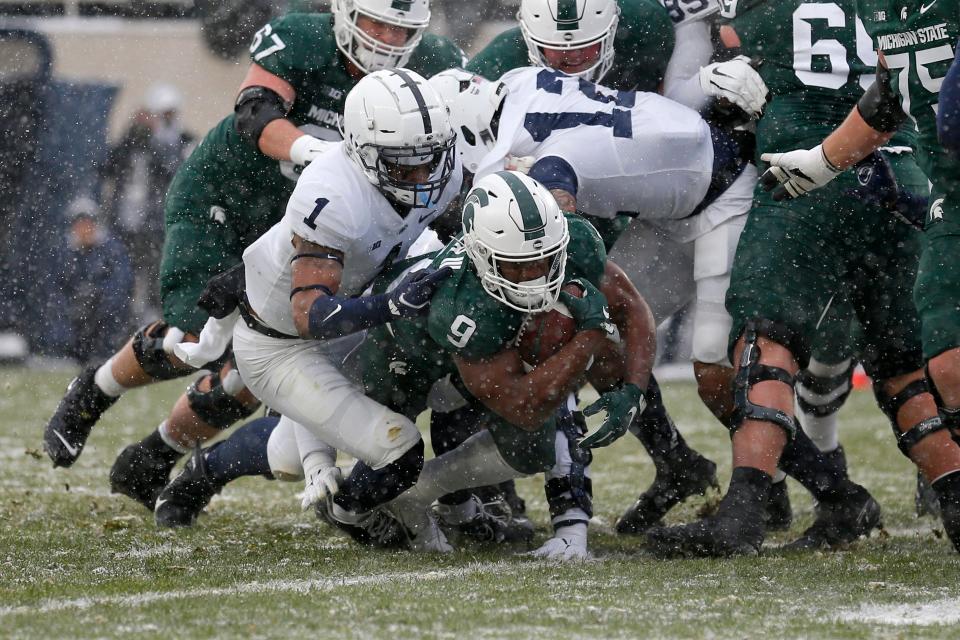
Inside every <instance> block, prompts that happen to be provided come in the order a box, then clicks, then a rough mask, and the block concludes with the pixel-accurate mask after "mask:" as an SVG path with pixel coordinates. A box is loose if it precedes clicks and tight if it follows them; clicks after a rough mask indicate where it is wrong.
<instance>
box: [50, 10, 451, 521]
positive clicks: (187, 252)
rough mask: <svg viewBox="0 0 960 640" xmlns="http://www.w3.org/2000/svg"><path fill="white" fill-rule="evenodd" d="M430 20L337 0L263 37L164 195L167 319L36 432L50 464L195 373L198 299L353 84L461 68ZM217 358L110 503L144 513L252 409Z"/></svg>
mask: <svg viewBox="0 0 960 640" xmlns="http://www.w3.org/2000/svg"><path fill="white" fill-rule="evenodd" d="M429 20H430V9H429V4H428V0H410V1H406V0H404V1H402V2H398V1H396V0H337V2H335V3H334V7H333V14H332V15H331V14H289V15H286V16H283V17H281V18H278V19H277V20H275V21H273V22H271V23H270V24H268V25H266V26H265V27H263V28H262V29H261V30H260V31H258V32H257V34H256V36H255V37H254V40H253V43H252V44H251V47H250V60H251V64H250V68H249V71H248V73H247V76H246V78H245V79H244V81H243V83H242V85H241V87H240V91H239V94H238V96H237V99H236V105H235V109H234V113H233V114H231V115H229V116H227V117H226V118H224V119H223V120H222V121H221V122H220V123H219V124H218V125H217V126H216V127H214V128H213V129H212V130H211V131H210V132H209V133H208V134H207V136H206V137H205V138H204V140H203V141H202V142H201V144H200V145H199V146H198V147H197V149H196V150H195V151H194V152H193V154H191V156H190V158H188V159H187V161H186V162H184V164H183V165H182V166H181V167H180V169H179V170H178V172H177V174H176V176H175V177H174V180H173V182H172V184H171V185H170V189H169V192H168V194H167V198H166V205H165V216H166V242H165V248H164V257H163V262H162V266H161V293H162V298H163V320H162V321H160V322H155V323H152V324H149V325H146V326H145V327H143V328H142V329H140V330H139V331H138V332H137V333H136V335H134V337H133V338H131V339H130V340H129V341H128V342H127V344H126V345H124V347H122V348H121V349H120V351H118V352H117V353H116V354H115V355H114V356H113V357H112V358H111V359H110V360H108V361H107V362H106V363H104V364H103V365H101V366H100V367H93V368H90V369H88V370H86V371H84V372H83V373H82V374H81V375H80V376H79V377H78V378H76V379H75V380H74V381H73V382H71V383H70V386H69V387H68V389H67V393H66V395H65V396H64V398H63V400H61V402H60V405H59V406H58V407H57V411H56V413H55V414H54V416H53V417H52V418H51V420H50V422H49V423H48V424H47V427H46V429H45V432H44V448H45V450H46V451H47V453H48V455H49V456H50V457H51V459H52V460H53V462H54V465H55V466H70V465H71V464H73V463H74V462H75V461H76V459H77V458H78V457H79V455H80V453H81V451H82V449H83V446H84V443H85V442H86V439H87V437H88V435H89V433H90V430H91V429H92V428H93V426H94V424H96V422H97V420H98V419H99V418H100V416H101V415H102V413H103V412H104V411H106V410H107V409H108V408H109V407H110V406H111V405H112V404H113V403H114V402H115V401H116V400H117V398H118V397H119V396H120V395H121V394H123V393H124V392H126V391H128V390H129V389H132V388H135V387H139V386H143V385H146V384H150V383H152V382H154V381H158V380H167V379H171V378H177V377H181V376H185V375H188V374H189V373H190V372H191V371H192V369H191V368H189V367H185V366H183V365H182V363H180V362H179V361H177V360H176V358H175V357H174V356H173V354H172V349H173V345H174V344H176V343H177V342H179V341H180V340H181V339H182V338H183V337H184V335H186V336H187V339H195V338H193V336H196V335H197V334H198V333H199V331H200V329H201V327H202V326H203V322H204V320H205V318H206V314H205V312H204V311H203V310H202V309H200V308H198V307H197V300H198V298H199V296H200V293H201V291H202V290H203V287H204V285H205V284H206V282H207V281H208V280H209V279H210V278H211V277H212V276H214V275H216V274H218V273H221V272H223V271H225V270H226V269H227V268H229V267H231V266H232V265H234V264H236V263H238V262H239V261H240V257H241V253H242V251H243V249H244V247H246V246H247V245H248V244H249V243H250V242H252V241H253V240H254V239H256V238H257V237H258V236H260V235H261V234H262V233H263V232H265V231H266V230H267V229H269V228H270V227H271V226H272V225H273V224H274V223H275V222H276V221H277V220H279V219H280V218H281V217H282V215H283V212H284V208H285V206H286V202H287V199H288V197H289V195H290V193H291V191H292V190H293V187H294V184H295V180H296V177H297V174H298V172H299V169H302V168H303V166H305V165H306V164H307V163H309V162H310V160H311V159H312V158H314V157H316V155H317V154H318V153H319V152H320V151H321V150H322V149H323V148H324V146H325V145H326V144H327V142H326V141H327V140H336V139H339V133H338V127H339V125H340V121H341V118H342V114H343V104H344V100H345V97H346V95H347V93H348V91H349V90H350V89H351V88H352V87H353V86H354V84H356V82H357V81H358V80H359V79H360V78H362V77H363V76H364V75H366V74H367V73H369V72H371V71H374V70H377V69H381V68H385V67H397V66H407V67H409V68H411V69H413V70H415V71H417V72H419V73H422V74H424V75H431V74H434V73H436V72H438V71H441V70H443V69H446V68H448V67H451V66H456V65H459V64H462V63H463V61H464V58H463V54H462V52H461V51H460V50H459V49H458V48H457V47H456V46H455V45H453V44H452V43H451V42H450V41H449V40H447V39H445V38H442V37H439V36H435V35H432V34H428V33H425V30H426V28H427V26H428V24H429ZM307 130H309V131H307ZM218 358H219V359H220V361H218V362H216V363H211V365H210V367H211V368H212V369H213V370H214V373H212V374H209V375H207V376H205V377H203V378H201V379H200V380H198V381H197V382H195V383H194V384H192V385H191V386H190V388H189V389H188V390H187V392H186V394H185V395H184V396H182V397H181V398H180V399H179V400H178V401H177V403H176V405H175V406H174V408H173V411H172V413H171V415H170V417H169V418H168V419H167V420H165V421H164V422H163V423H161V425H160V426H159V427H158V429H157V430H156V431H155V432H153V433H152V434H151V435H150V436H148V437H147V438H145V439H144V440H142V441H140V442H138V443H135V444H133V445H130V446H129V447H127V448H126V449H125V450H124V451H123V452H122V453H121V454H120V457H119V458H118V459H117V462H116V463H115V464H114V467H113V469H112V470H111V487H112V489H113V490H114V491H116V492H120V493H123V494H126V495H128V496H130V497H132V498H134V499H136V500H137V501H139V502H141V503H142V504H143V505H145V506H146V507H148V508H151V509H152V508H153V503H154V500H155V498H156V494H157V493H158V492H159V490H160V489H162V487H163V485H164V484H166V482H167V479H168V476H169V472H170V470H171V469H172V468H173V465H174V464H175V463H176V460H177V459H178V458H180V456H181V455H182V454H183V453H184V452H185V451H186V450H187V449H188V448H189V447H190V446H192V445H193V444H194V443H196V442H198V441H202V440H205V439H207V438H210V437H212V436H213V435H215V434H216V433H218V432H219V430H221V429H223V428H226V427H228V426H230V425H231V424H233V423H234V422H235V421H236V420H238V419H240V418H241V417H244V416H247V415H249V414H250V413H251V412H252V411H253V410H254V409H255V408H256V406H257V403H256V400H255V399H254V398H253V396H252V395H251V394H249V392H248V391H247V390H246V389H245V388H244V387H243V384H242V382H241V381H240V379H239V376H238V374H237V373H236V371H235V368H234V367H233V365H232V364H231V363H230V362H229V355H227V356H223V357H220V354H219V353H217V354H211V360H217V359H218ZM224 361H225V362H226V364H224Z"/></svg>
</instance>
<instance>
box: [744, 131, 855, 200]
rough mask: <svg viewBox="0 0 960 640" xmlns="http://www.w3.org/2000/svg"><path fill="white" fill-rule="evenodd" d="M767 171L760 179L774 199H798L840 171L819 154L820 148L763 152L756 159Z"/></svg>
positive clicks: (818, 146)
mask: <svg viewBox="0 0 960 640" xmlns="http://www.w3.org/2000/svg"><path fill="white" fill-rule="evenodd" d="M760 159H761V160H763V161H764V162H769V163H770V168H769V169H767V170H766V171H764V172H763V175H762V176H760V184H761V185H762V186H763V189H764V191H770V190H771V189H773V199H774V200H785V199H787V198H796V197H797V196H802V195H803V194H805V193H807V192H808V191H813V190H814V189H819V188H820V187H822V186H823V185H825V184H827V183H828V182H830V181H831V180H833V179H834V178H836V177H837V176H838V175H840V173H842V171H841V170H840V169H837V168H836V167H835V166H833V165H832V164H830V161H829V160H827V156H825V155H824V153H823V145H819V144H818V145H817V146H815V147H814V148H813V149H797V150H795V151H788V152H786V153H764V154H763V155H761V156H760Z"/></svg>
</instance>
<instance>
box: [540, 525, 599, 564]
mask: <svg viewBox="0 0 960 640" xmlns="http://www.w3.org/2000/svg"><path fill="white" fill-rule="evenodd" d="M530 555H531V556H533V557H535V558H545V559H547V560H557V561H560V562H572V561H582V560H589V559H590V552H589V551H587V525H585V524H575V525H570V526H568V527H560V528H558V529H557V531H556V532H555V533H554V534H553V537H552V538H550V539H549V540H547V541H546V542H545V543H543V546H542V547H540V548H539V549H535V550H533V551H531V552H530Z"/></svg>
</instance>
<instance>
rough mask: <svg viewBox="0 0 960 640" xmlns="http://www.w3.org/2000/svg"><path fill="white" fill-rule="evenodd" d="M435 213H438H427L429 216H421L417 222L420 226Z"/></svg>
mask: <svg viewBox="0 0 960 640" xmlns="http://www.w3.org/2000/svg"><path fill="white" fill-rule="evenodd" d="M434 213H436V212H434V211H431V212H430V213H427V214H424V215H422V216H420V219H419V220H418V221H417V223H418V224H419V223H421V222H423V221H424V220H426V219H427V218H429V217H430V216H432V215H433V214H434Z"/></svg>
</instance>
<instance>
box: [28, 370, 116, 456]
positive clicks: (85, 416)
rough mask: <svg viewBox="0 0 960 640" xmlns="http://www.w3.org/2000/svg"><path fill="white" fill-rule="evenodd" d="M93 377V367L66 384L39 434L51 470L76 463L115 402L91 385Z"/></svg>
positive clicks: (114, 399)
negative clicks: (104, 413)
mask: <svg viewBox="0 0 960 640" xmlns="http://www.w3.org/2000/svg"><path fill="white" fill-rule="evenodd" d="M96 373H97V367H90V368H89V369H85V370H84V371H83V373H81V374H80V375H79V376H77V377H76V378H74V379H73V380H71V381H70V384H69V385H67V392H66V393H65V394H64V396H63V399H62V400H60V404H58V405H57V410H56V411H55V412H54V414H53V417H52V418H50V421H49V422H48V423H47V426H46V428H44V430H43V450H44V451H46V452H47V455H48V456H50V459H51V460H52V461H53V466H55V467H69V466H70V465H72V464H73V463H74V462H76V461H77V458H79V457H80V453H81V452H82V451H83V446H84V445H85V444H86V442H87V438H88V437H89V436H90V430H91V429H93V425H95V424H96V423H97V420H99V419H100V416H101V415H103V412H104V411H106V410H107V409H109V408H110V407H111V406H112V405H113V403H114V402H116V401H117V398H113V397H111V396H108V395H107V394H105V393H104V392H103V391H101V390H100V389H99V387H97V385H96V384H95V383H94V381H93V377H94V375H95V374H96Z"/></svg>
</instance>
